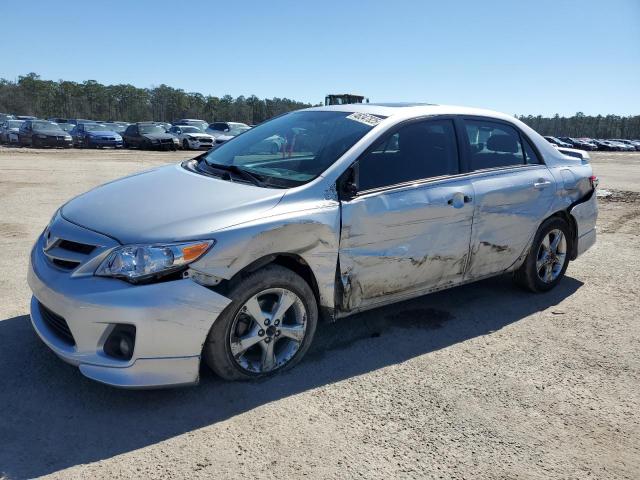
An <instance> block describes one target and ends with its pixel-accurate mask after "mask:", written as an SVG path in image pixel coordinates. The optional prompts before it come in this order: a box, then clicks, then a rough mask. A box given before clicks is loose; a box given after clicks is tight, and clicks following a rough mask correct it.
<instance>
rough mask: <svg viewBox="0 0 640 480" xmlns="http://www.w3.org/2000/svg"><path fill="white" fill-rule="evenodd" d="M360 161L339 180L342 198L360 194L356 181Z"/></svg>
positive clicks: (347, 198) (349, 198) (345, 198)
mask: <svg viewBox="0 0 640 480" xmlns="http://www.w3.org/2000/svg"><path fill="white" fill-rule="evenodd" d="M357 169H358V162H356V163H354V164H353V165H351V166H350V167H349V168H348V169H347V171H345V172H344V173H343V174H342V176H341V177H340V179H339V180H338V193H339V196H340V199H341V200H351V199H352V198H354V197H355V196H356V195H358V184H357V183H356V173H357Z"/></svg>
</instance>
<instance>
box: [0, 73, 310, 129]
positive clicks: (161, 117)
mask: <svg viewBox="0 0 640 480" xmlns="http://www.w3.org/2000/svg"><path fill="white" fill-rule="evenodd" d="M310 106H311V105H310V104H307V103H302V102H297V101H295V100H290V99H288V98H271V99H260V98H258V97H256V96H255V95H251V96H249V97H244V96H239V97H237V98H233V97H232V96H231V95H225V96H223V97H216V96H213V95H203V94H201V93H197V92H185V91H184V90H182V89H179V88H173V87H170V86H167V85H164V84H162V85H160V86H157V87H153V88H138V87H134V86H133V85H129V84H119V85H103V84H101V83H98V82H96V81H95V80H86V81H84V82H82V83H78V82H71V81H68V80H58V81H53V80H43V79H41V78H40V76H39V75H37V74H35V73H29V74H28V75H24V76H20V77H18V80H17V81H10V80H6V79H4V78H0V112H4V113H12V114H16V115H34V116H37V117H39V118H50V117H64V118H88V119H98V120H121V121H126V122H140V121H145V120H154V121H163V122H171V121H173V120H176V119H179V118H198V119H203V120H207V121H210V122H213V121H216V120H227V121H236V122H244V123H247V124H256V123H260V122H262V121H264V120H266V119H268V118H271V117H274V116H276V115H280V114H282V113H286V112H290V111H292V110H297V109H300V108H306V107H310Z"/></svg>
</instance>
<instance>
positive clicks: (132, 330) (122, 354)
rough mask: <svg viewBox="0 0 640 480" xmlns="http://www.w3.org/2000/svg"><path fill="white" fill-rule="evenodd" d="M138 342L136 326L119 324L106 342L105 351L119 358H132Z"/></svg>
mask: <svg viewBox="0 0 640 480" xmlns="http://www.w3.org/2000/svg"><path fill="white" fill-rule="evenodd" d="M135 343H136V327H135V326H133V325H124V324H119V325H116V327H115V328H114V329H113V331H112V332H111V334H110V335H109V338H107V341H106V342H105V343H104V348H103V350H104V353H105V354H106V355H108V356H110V357H114V358H117V359H118V360H130V359H131V357H132V356H133V350H134V348H135Z"/></svg>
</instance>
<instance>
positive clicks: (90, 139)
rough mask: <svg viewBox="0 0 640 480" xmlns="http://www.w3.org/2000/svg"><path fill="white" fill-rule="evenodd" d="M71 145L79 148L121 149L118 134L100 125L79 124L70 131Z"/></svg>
mask: <svg viewBox="0 0 640 480" xmlns="http://www.w3.org/2000/svg"><path fill="white" fill-rule="evenodd" d="M71 136H72V137H73V143H74V145H75V146H76V147H81V148H105V147H111V148H122V146H123V141H122V137H121V136H120V134H118V133H117V132H115V131H114V130H113V129H111V127H107V126H106V125H103V124H101V123H79V124H78V125H76V126H75V128H74V129H73V130H71Z"/></svg>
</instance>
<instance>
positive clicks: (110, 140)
mask: <svg viewBox="0 0 640 480" xmlns="http://www.w3.org/2000/svg"><path fill="white" fill-rule="evenodd" d="M101 138H102V140H105V141H108V142H113V141H115V138H114V137H101Z"/></svg>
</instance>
